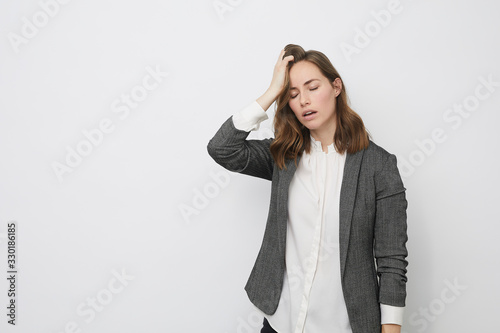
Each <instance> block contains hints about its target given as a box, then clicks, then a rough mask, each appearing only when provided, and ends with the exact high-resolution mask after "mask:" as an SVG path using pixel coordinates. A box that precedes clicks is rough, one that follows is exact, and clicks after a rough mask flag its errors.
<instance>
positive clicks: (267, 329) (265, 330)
mask: <svg viewBox="0 0 500 333" xmlns="http://www.w3.org/2000/svg"><path fill="white" fill-rule="evenodd" d="M260 333H278V332H276V331H275V330H274V329H273V328H272V327H271V325H269V322H268V321H267V319H266V318H264V326H263V327H262V329H261V330H260Z"/></svg>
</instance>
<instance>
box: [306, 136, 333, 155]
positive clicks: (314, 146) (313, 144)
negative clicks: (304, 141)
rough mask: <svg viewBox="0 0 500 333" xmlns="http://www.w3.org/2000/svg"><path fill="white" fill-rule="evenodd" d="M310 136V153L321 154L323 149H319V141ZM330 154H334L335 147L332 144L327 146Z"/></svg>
mask: <svg viewBox="0 0 500 333" xmlns="http://www.w3.org/2000/svg"><path fill="white" fill-rule="evenodd" d="M310 136H311V151H313V152H319V153H321V152H323V148H322V147H321V141H316V140H315V139H314V138H313V137H312V135H310ZM331 152H336V150H335V145H334V144H333V142H332V143H331V144H330V145H329V146H328V153H331Z"/></svg>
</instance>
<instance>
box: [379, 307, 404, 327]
mask: <svg viewBox="0 0 500 333" xmlns="http://www.w3.org/2000/svg"><path fill="white" fill-rule="evenodd" d="M404 311H405V307H404V306H392V305H387V304H382V303H380V314H381V315H382V320H381V324H382V325H383V324H397V325H401V326H403V314H404Z"/></svg>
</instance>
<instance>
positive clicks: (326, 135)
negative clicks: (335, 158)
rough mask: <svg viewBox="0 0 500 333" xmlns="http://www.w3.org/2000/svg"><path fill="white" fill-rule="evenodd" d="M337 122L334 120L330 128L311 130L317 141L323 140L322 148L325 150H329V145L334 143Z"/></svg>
mask: <svg viewBox="0 0 500 333" xmlns="http://www.w3.org/2000/svg"><path fill="white" fill-rule="evenodd" d="M335 128H336V126H335V123H334V122H332V125H331V126H329V127H328V128H318V129H315V130H310V132H311V136H312V137H313V138H314V140H316V141H320V142H321V149H323V151H324V152H326V153H327V152H328V146H329V145H331V144H332V143H333V137H334V136H335Z"/></svg>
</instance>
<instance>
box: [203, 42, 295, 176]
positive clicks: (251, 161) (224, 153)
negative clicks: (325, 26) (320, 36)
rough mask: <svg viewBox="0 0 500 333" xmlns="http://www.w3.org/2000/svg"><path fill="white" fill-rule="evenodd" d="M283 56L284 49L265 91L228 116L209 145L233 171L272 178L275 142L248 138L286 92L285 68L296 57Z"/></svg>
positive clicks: (212, 155)
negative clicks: (270, 147)
mask: <svg viewBox="0 0 500 333" xmlns="http://www.w3.org/2000/svg"><path fill="white" fill-rule="evenodd" d="M284 53H285V51H284V50H281V53H280V56H279V58H278V61H277V63H276V65H275V67H274V73H273V78H272V80H271V84H270V85H269V88H268V89H267V90H266V92H265V93H264V94H263V95H262V96H260V97H259V98H258V99H257V100H256V102H254V103H252V105H249V106H248V107H247V108H245V109H244V110H242V111H241V112H239V113H237V114H235V115H234V116H231V117H229V118H228V119H227V120H226V121H225V122H224V123H223V124H222V126H221V128H220V129H219V130H218V131H217V133H216V134H215V136H214V137H213V138H212V139H211V140H210V141H209V143H208V146H207V150H208V153H209V154H210V156H211V157H212V158H213V159H214V160H215V161H216V162H217V163H218V164H220V165H221V166H223V167H224V168H226V169H228V170H230V171H234V172H239V173H243V174H247V175H250V176H255V177H260V178H264V179H268V180H271V179H272V175H273V168H274V163H273V159H272V156H271V153H270V151H269V146H270V144H271V142H272V140H273V139H264V140H247V137H248V135H249V134H250V131H251V130H254V129H256V128H258V124H259V123H260V122H261V121H262V120H264V119H266V118H267V116H263V115H262V113H263V112H265V111H267V109H268V108H269V107H270V106H271V104H272V103H273V102H274V101H275V100H276V98H278V95H279V93H280V92H281V90H282V89H283V85H284V82H285V71H286V65H287V64H288V62H289V61H290V60H292V59H293V56H287V57H285V58H283V55H284ZM259 112H260V113H261V114H260V115H259Z"/></svg>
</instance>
